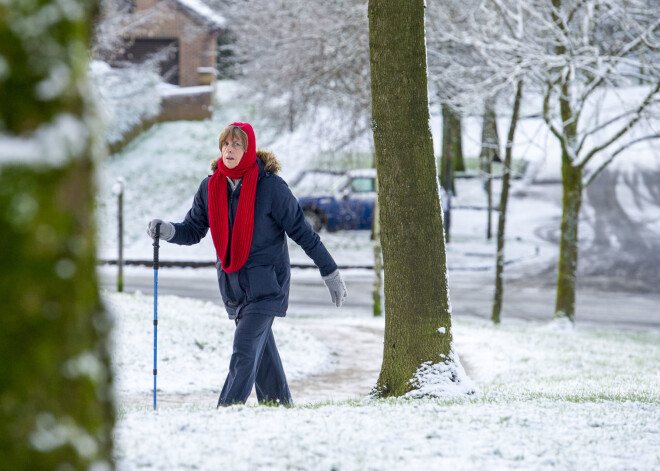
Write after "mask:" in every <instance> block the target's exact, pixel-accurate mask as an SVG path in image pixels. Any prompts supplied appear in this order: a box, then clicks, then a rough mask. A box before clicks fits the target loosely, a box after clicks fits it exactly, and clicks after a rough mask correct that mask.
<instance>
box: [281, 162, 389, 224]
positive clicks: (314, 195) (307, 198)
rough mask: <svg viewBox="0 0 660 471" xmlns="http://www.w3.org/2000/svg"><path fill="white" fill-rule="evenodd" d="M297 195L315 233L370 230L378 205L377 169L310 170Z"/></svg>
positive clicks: (297, 183)
mask: <svg viewBox="0 0 660 471" xmlns="http://www.w3.org/2000/svg"><path fill="white" fill-rule="evenodd" d="M294 194H296V195H302V196H299V197H298V202H299V203H300V206H302V209H303V211H304V213H305V217H306V218H307V221H308V222H309V223H310V225H311V226H312V228H313V229H314V230H315V231H317V232H318V231H320V230H321V229H326V230H328V231H337V230H347V229H349V230H355V229H365V230H371V223H372V221H373V216H374V206H375V204H376V170H375V169H373V168H368V169H360V170H350V171H348V172H346V173H333V172H319V171H310V172H305V174H304V175H303V176H302V177H301V178H299V179H298V181H297V182H296V184H295V185H294Z"/></svg>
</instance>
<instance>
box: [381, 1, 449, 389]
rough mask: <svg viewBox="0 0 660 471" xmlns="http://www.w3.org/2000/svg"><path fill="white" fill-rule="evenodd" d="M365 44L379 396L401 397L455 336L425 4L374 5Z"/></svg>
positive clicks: (444, 353) (440, 357) (439, 358)
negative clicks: (381, 333) (380, 334)
mask: <svg viewBox="0 0 660 471" xmlns="http://www.w3.org/2000/svg"><path fill="white" fill-rule="evenodd" d="M369 44H370V60H371V92H372V112H373V119H372V129H373V134H374V143H375V150H376V168H377V171H378V182H379V194H378V200H379V203H380V221H381V242H382V247H383V261H384V267H385V311H386V317H385V342H384V352H383V365H382V369H381V373H380V377H379V379H378V384H377V388H376V394H377V395H379V396H400V395H403V394H405V393H407V392H408V391H410V390H412V389H413V387H414V386H413V384H412V383H411V380H412V379H413V378H414V376H415V374H416V372H417V371H418V370H419V369H420V367H421V366H422V364H423V363H425V362H431V363H433V364H435V363H439V362H443V361H446V360H445V358H446V356H447V355H449V353H450V350H451V339H452V337H451V315H450V308H449V293H448V289H447V268H446V258H445V245H444V238H443V231H442V212H441V211H442V209H441V207H440V198H439V195H438V184H437V169H436V165H435V160H434V156H433V142H432V138H431V132H430V128H429V119H430V116H429V109H428V96H427V82H426V80H427V79H426V49H425V42H424V1H423V0H411V1H410V2H407V3H406V7H405V8H402V5H401V2H400V1H397V0H370V2H369Z"/></svg>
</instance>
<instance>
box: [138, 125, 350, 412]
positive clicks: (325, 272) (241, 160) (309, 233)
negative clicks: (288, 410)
mask: <svg viewBox="0 0 660 471" xmlns="http://www.w3.org/2000/svg"><path fill="white" fill-rule="evenodd" d="M219 145H220V151H221V155H220V157H219V158H218V159H217V160H215V161H214V162H213V163H212V165H211V168H212V170H213V175H211V176H210V177H207V178H205V179H204V180H203V181H202V183H201V185H200V186H199V189H198V190H197V193H196V194H195V197H194V200H193V204H192V208H191V209H190V211H188V214H187V215H186V217H185V218H184V220H183V222H180V223H171V222H165V221H162V220H160V219H153V220H152V221H150V222H149V225H148V226H147V233H148V234H149V235H150V236H151V237H152V238H153V237H154V236H155V230H156V224H158V223H160V224H161V227H160V237H161V239H163V240H167V241H169V242H171V243H174V244H179V245H192V244H196V243H198V242H199V241H200V240H201V239H202V238H204V236H206V233H207V232H208V230H209V228H210V229H211V236H212V238H213V244H214V246H215V250H216V254H217V261H216V269H217V272H218V285H219V288H220V294H221V296H222V300H223V302H224V305H225V309H226V310H227V313H228V315H229V318H230V319H233V320H234V321H235V323H236V331H235V333H234V345H233V352H232V356H231V361H230V364H229V373H228V375H227V379H226V380H225V384H224V386H223V388H222V392H221V393H220V398H219V400H218V406H227V405H231V404H243V403H245V402H246V401H247V399H248V397H249V395H250V393H251V392H252V386H253V385H254V386H255V387H256V392H257V398H258V400H259V402H260V403H265V402H270V403H276V404H282V405H287V406H292V405H293V401H292V399H291V393H290V392H289V386H288V384H287V381H286V376H285V374H284V369H283V367H282V362H281V360H280V356H279V353H278V351H277V346H276V344H275V339H274V337H273V332H272V329H271V327H272V324H273V320H274V318H275V317H284V316H285V315H286V311H287V308H288V303H289V285H290V281H291V266H290V262H289V252H288V248H287V243H286V235H288V236H289V237H291V238H292V239H293V240H294V241H295V242H297V243H298V244H299V245H300V246H301V247H302V248H303V249H304V250H305V253H306V254H307V255H308V256H309V257H310V258H311V259H312V260H313V261H314V263H315V264H316V265H317V266H318V267H319V270H320V272H321V276H322V278H323V280H324V281H325V284H326V285H327V287H328V289H329V290H330V295H331V299H332V301H333V302H334V303H335V304H336V306H337V307H341V304H342V302H343V300H344V298H345V297H346V294H347V292H346V286H345V285H344V281H343V280H342V277H341V275H340V273H339V270H338V269H337V264H336V263H335V261H334V260H333V258H332V256H331V255H330V253H329V252H328V251H327V249H326V248H325V246H324V245H323V243H322V242H321V240H320V238H319V236H318V235H317V234H316V233H315V232H314V231H313V230H312V228H311V226H310V225H309V224H308V223H307V221H306V220H305V217H304V215H303V212H302V209H301V208H300V205H299V204H298V201H297V200H296V198H295V197H294V196H293V194H292V193H291V191H290V190H289V187H288V186H287V184H286V183H285V182H284V180H282V178H280V177H279V176H277V172H278V171H279V170H280V164H279V162H278V161H277V159H276V158H275V156H274V155H273V154H271V153H270V152H265V151H261V150H259V151H257V148H256V142H255V137H254V131H253V130H252V126H250V125H249V124H248V123H232V124H230V125H229V126H227V127H226V128H225V129H224V130H223V131H222V133H221V134H220V139H219Z"/></svg>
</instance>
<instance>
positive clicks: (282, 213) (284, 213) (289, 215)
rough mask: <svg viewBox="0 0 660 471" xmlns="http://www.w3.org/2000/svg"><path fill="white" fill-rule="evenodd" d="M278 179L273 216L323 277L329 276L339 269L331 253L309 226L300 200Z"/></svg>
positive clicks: (272, 209)
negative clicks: (299, 202)
mask: <svg viewBox="0 0 660 471" xmlns="http://www.w3.org/2000/svg"><path fill="white" fill-rule="evenodd" d="M271 178H272V177H271ZM275 178H276V179H277V182H276V189H275V191H274V195H273V200H272V202H273V206H272V208H271V214H272V215H273V217H274V218H275V220H276V221H277V222H278V223H279V224H280V226H282V228H283V229H284V231H285V232H286V234H287V235H288V236H289V237H290V238H291V239H292V240H293V241H294V242H296V243H297V244H298V245H300V246H301V247H302V248H303V250H304V251H305V253H306V254H307V256H308V257H309V258H311V259H312V260H313V261H314V263H315V264H316V266H317V267H319V270H320V271H321V275H322V276H325V275H329V274H330V273H332V272H333V271H335V270H336V269H337V264H336V263H335V261H334V259H333V258H332V255H330V252H328V250H327V249H326V248H325V245H323V242H321V238H320V237H319V235H318V234H317V233H316V232H314V229H312V227H311V226H310V225H309V223H308V222H307V220H306V219H305V215H304V214H303V210H302V208H301V207H300V205H299V204H298V200H297V199H296V197H295V196H293V193H291V190H290V189H289V187H288V186H287V184H286V183H285V182H284V180H282V179H281V178H280V177H275Z"/></svg>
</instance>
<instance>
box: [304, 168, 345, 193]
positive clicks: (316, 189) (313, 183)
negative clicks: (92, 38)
mask: <svg viewBox="0 0 660 471" xmlns="http://www.w3.org/2000/svg"><path fill="white" fill-rule="evenodd" d="M342 182H343V183H342ZM345 183H346V176H345V175H337V174H333V173H327V172H317V171H309V172H306V173H305V174H304V175H303V176H302V178H300V179H299V180H298V181H297V182H296V183H295V187H294V189H293V192H294V194H295V195H296V196H310V195H319V194H325V193H326V192H327V191H328V188H330V189H332V188H334V187H335V186H336V185H337V184H345Z"/></svg>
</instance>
